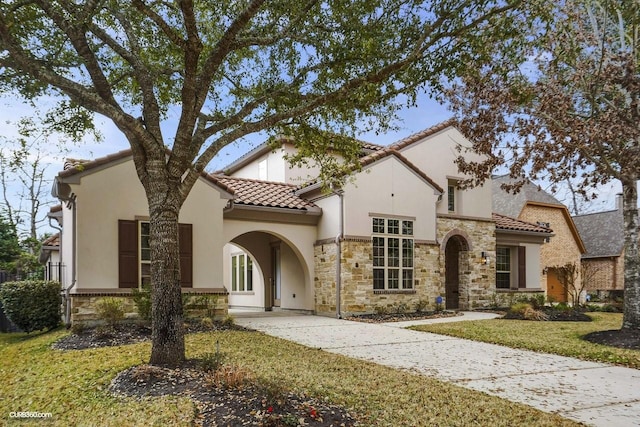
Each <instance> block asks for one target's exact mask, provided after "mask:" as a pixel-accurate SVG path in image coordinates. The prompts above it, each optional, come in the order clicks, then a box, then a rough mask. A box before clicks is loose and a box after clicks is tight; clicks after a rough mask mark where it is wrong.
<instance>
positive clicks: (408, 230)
mask: <svg viewBox="0 0 640 427" xmlns="http://www.w3.org/2000/svg"><path fill="white" fill-rule="evenodd" d="M402 234H404V235H405V236H413V221H402Z"/></svg>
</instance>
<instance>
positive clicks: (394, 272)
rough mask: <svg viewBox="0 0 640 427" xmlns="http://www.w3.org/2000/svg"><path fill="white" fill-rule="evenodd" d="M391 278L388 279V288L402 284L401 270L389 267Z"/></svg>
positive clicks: (396, 287)
mask: <svg viewBox="0 0 640 427" xmlns="http://www.w3.org/2000/svg"><path fill="white" fill-rule="evenodd" d="M388 274H389V280H388V285H389V286H387V288H388V289H398V288H399V285H400V270H398V269H397V268H394V269H389V270H388Z"/></svg>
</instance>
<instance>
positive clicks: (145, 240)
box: [140, 234, 151, 249]
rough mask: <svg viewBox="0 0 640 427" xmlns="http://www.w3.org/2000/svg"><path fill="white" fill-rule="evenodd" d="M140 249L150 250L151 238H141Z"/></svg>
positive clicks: (142, 236)
mask: <svg viewBox="0 0 640 427" xmlns="http://www.w3.org/2000/svg"><path fill="white" fill-rule="evenodd" d="M140 247H141V248H142V249H149V248H150V247H151V246H149V236H145V235H144V234H143V235H141V236H140Z"/></svg>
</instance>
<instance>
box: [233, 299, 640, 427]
mask: <svg viewBox="0 0 640 427" xmlns="http://www.w3.org/2000/svg"><path fill="white" fill-rule="evenodd" d="M245 316H249V317H245ZM493 316H494V315H492V314H489V313H475V312H465V313H463V316H458V317H453V318H445V319H434V320H421V321H411V322H399V323H382V324H372V323H361V322H353V321H348V320H340V319H334V318H328V317H321V316H305V315H295V314H293V315H289V314H282V313H278V314H276V315H269V316H264V315H250V314H249V315H247V314H244V315H242V316H238V317H237V318H236V323H237V324H239V325H242V326H245V327H247V328H251V329H256V330H259V331H262V332H264V333H266V334H268V335H272V336H275V337H279V338H284V339H286V340H289V341H294V342H297V343H299V344H302V345H305V346H308V347H313V348H321V349H322V350H325V351H328V352H332V353H338V354H342V355H345V356H349V357H353V358H357V359H362V360H368V361H371V362H374V363H378V364H381V365H386V366H391V367H394V368H400V369H407V370H411V371H415V372H417V373H420V374H424V375H428V376H430V377H434V378H438V379H440V380H442V381H447V382H451V383H454V384H458V385H460V386H462V387H467V388H470V389H473V390H479V391H483V392H486V393H488V394H491V395H495V396H499V397H501V398H504V399H508V400H511V401H514V402H519V403H524V404H526V405H530V406H533V407H534V408H538V409H540V410H542V411H545V412H552V413H556V414H559V415H561V416H563V417H566V418H570V419H573V420H576V421H580V422H583V423H585V424H588V425H593V426H603V427H614V426H640V371H639V370H636V369H630V368H622V367H616V366H610V365H607V364H603V363H595V362H585V361H581V360H578V359H573V358H570V357H563V356H555V355H550V354H542V353H535V352H532V351H527V350H515V349H511V348H508V347H502V346H499V345H493V344H485V343H480V342H475V341H469V340H464V339H460V338H453V337H447V336H443V335H436V334H430V333H424V332H417V331H411V330H407V329H403V328H404V327H406V326H409V325H412V324H424V323H435V322H445V321H460V320H476V319H481V318H491V317H493Z"/></svg>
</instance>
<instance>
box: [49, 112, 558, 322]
mask: <svg viewBox="0 0 640 427" xmlns="http://www.w3.org/2000/svg"><path fill="white" fill-rule="evenodd" d="M279 144H280V145H279V146H278V147H277V148H274V146H273V144H263V145H260V146H258V147H256V148H255V149H253V150H251V151H250V152H249V153H247V154H246V155H244V156H242V157H241V158H240V159H238V160H237V161H236V162H234V163H232V164H231V165H229V166H228V167H227V168H225V170H224V171H220V172H217V173H213V174H203V176H202V177H201V178H200V179H199V181H198V182H197V183H196V184H195V186H194V188H193V190H192V191H191V193H190V194H189V196H188V197H187V199H186V201H185V203H184V205H183V208H182V210H181V213H180V218H179V221H180V254H181V256H180V258H181V274H182V286H183V292H185V293H195V294H213V295H217V296H218V304H219V307H218V308H219V309H220V313H224V312H226V310H227V309H228V308H240V309H247V310H299V311H304V312H308V313H316V314H322V315H327V316H338V317H340V316H343V315H348V314H358V313H367V312H373V311H376V310H390V309H393V310H413V309H415V306H416V305H422V306H423V307H425V306H426V307H427V308H428V307H431V308H433V307H435V305H436V304H440V302H442V304H443V305H444V307H446V308H448V309H473V308H477V307H483V306H487V305H489V304H490V303H491V301H492V299H493V298H495V295H496V293H517V294H519V295H522V294H528V293H539V292H544V286H543V284H542V283H541V273H540V272H541V271H542V269H543V266H544V264H543V261H542V255H541V254H542V253H543V251H544V248H545V246H546V245H548V243H547V241H548V240H549V239H550V238H551V236H553V232H552V230H551V228H549V227H548V226H546V225H540V224H536V223H535V222H529V221H527V220H525V219H523V218H519V219H518V218H516V217H514V216H509V215H505V214H500V213H494V212H492V206H491V197H492V185H493V183H492V182H487V183H486V184H485V185H484V186H479V187H476V188H471V189H461V188H459V187H458V185H457V184H458V182H460V181H461V180H463V179H464V178H465V176H463V175H461V174H460V173H459V172H458V171H457V167H456V165H455V162H454V160H455V158H456V157H457V156H458V155H459V153H460V152H461V151H460V149H461V148H463V149H464V148H465V147H470V145H471V144H470V143H469V141H468V140H467V139H466V138H465V137H464V136H463V135H462V134H461V133H460V132H459V131H458V130H457V129H455V127H453V126H452V123H451V122H444V123H441V124H439V125H436V126H433V127H431V128H429V129H426V130H424V131H422V132H419V133H417V134H414V135H411V136H409V137H407V138H405V139H402V140H400V141H398V142H396V143H394V144H392V145H390V146H379V145H375V144H370V143H361V157H360V160H359V161H360V165H361V168H360V170H358V171H354V172H353V173H352V175H351V176H350V177H349V179H348V180H346V183H345V184H344V185H342V186H341V187H340V188H332V189H331V190H330V191H325V190H324V189H323V186H322V185H321V184H320V183H317V182H316V181H315V178H316V177H317V168H314V167H313V166H311V167H308V168H302V167H296V168H292V167H290V165H289V164H288V163H287V156H286V155H287V153H290V152H292V151H294V150H295V141H292V140H289V139H285V138H283V139H280V140H279ZM462 152H465V153H466V151H464V150H463V151H462ZM465 155H467V156H473V154H470V153H466V154H465ZM53 193H54V195H56V196H57V197H58V198H59V199H60V200H61V202H62V209H61V215H59V216H60V224H61V229H62V231H61V234H60V251H61V253H60V256H61V259H62V263H63V264H64V265H65V266H66V274H65V275H64V276H63V287H64V289H65V294H67V295H68V300H69V301H70V302H71V304H70V305H71V310H70V316H71V320H72V321H84V320H90V319H92V318H93V317H92V316H94V313H93V310H92V306H93V304H94V303H95V301H96V300H97V299H99V298H102V297H105V296H116V297H123V298H125V299H126V300H127V301H129V300H130V295H131V290H132V289H133V288H139V287H141V286H143V285H145V284H147V283H148V282H149V268H150V260H149V231H148V230H149V225H148V219H149V217H148V210H147V206H146V198H145V195H144V190H143V187H142V185H141V184H140V183H139V181H138V178H137V176H136V172H135V168H134V165H133V160H132V154H131V152H130V151H129V150H125V151H121V152H119V153H115V154H113V155H110V156H106V157H103V158H100V159H95V160H91V161H82V160H68V161H67V162H66V163H65V167H64V170H63V171H61V172H60V173H59V174H58V175H57V177H56V180H55V183H54V188H53ZM554 230H555V228H554ZM128 304H129V305H128V307H130V308H131V310H133V308H132V307H133V306H132V305H131V304H130V303H128Z"/></svg>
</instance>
